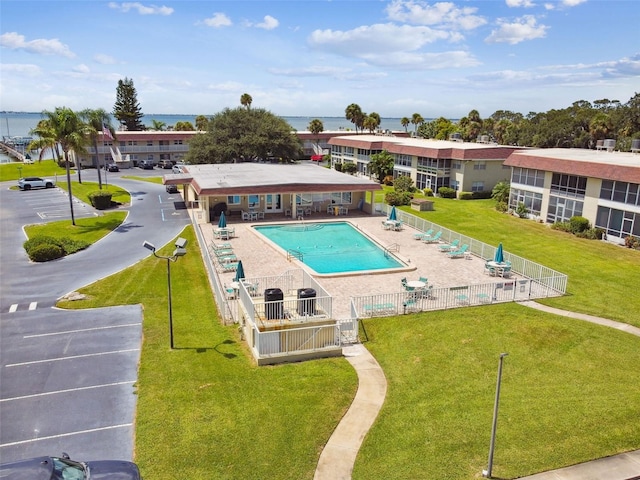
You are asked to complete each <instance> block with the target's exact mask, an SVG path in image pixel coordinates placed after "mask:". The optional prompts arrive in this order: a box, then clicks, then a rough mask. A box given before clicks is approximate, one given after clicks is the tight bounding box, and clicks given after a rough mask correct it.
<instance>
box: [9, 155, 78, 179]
mask: <svg viewBox="0 0 640 480" xmlns="http://www.w3.org/2000/svg"><path fill="white" fill-rule="evenodd" d="M65 175H66V171H65V169H64V168H60V167H59V166H58V164H57V163H56V162H55V161H54V160H43V161H42V162H38V161H37V160H35V163H33V164H27V163H18V162H14V163H3V164H0V182H7V181H10V180H18V179H19V178H21V177H50V178H51V179H55V177H56V176H57V177H58V180H60V179H61V178H63V177H64V176H65Z"/></svg>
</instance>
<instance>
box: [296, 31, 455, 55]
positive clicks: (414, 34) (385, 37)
mask: <svg viewBox="0 0 640 480" xmlns="http://www.w3.org/2000/svg"><path fill="white" fill-rule="evenodd" d="M452 39H453V40H458V39H459V37H458V36H457V34H455V33H452V32H445V31H442V30H435V29H432V28H429V27H426V26H411V25H401V26H398V25H394V24H392V23H385V24H375V25H370V26H362V27H357V28H355V29H353V30H348V31H340V30H335V31H334V30H315V31H313V32H311V35H310V36H309V39H308V41H309V44H310V45H311V46H312V47H313V48H316V49H319V50H325V51H329V52H333V53H337V54H341V55H346V56H352V57H357V58H363V57H364V56H367V55H385V54H396V53H399V52H404V51H415V50H418V49H420V48H421V47H423V46H424V45H427V44H429V43H433V42H435V41H437V40H452Z"/></svg>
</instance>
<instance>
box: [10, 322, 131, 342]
mask: <svg viewBox="0 0 640 480" xmlns="http://www.w3.org/2000/svg"><path fill="white" fill-rule="evenodd" d="M140 325H142V323H140V322H138V323H125V324H122V325H109V326H107V327H93V328H79V329H77V330H65V331H64V332H49V333H38V334H35V335H24V336H23V337H22V338H38V337H50V336H53V335H68V334H70V333H82V332H95V331H98V330H109V329H112V328H129V327H139V326H140Z"/></svg>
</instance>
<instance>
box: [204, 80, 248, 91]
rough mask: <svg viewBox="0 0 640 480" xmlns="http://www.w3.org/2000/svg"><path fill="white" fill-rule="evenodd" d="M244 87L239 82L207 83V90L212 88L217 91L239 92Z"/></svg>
mask: <svg viewBox="0 0 640 480" xmlns="http://www.w3.org/2000/svg"><path fill="white" fill-rule="evenodd" d="M245 88H246V86H244V85H243V84H242V83H239V82H223V83H212V84H209V85H207V90H214V91H217V92H239V91H241V90H243V89H245Z"/></svg>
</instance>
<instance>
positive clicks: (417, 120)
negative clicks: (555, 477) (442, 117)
mask: <svg viewBox="0 0 640 480" xmlns="http://www.w3.org/2000/svg"><path fill="white" fill-rule="evenodd" d="M411 123H413V124H414V125H415V128H414V131H415V132H416V133H418V126H420V125H422V124H423V123H424V118H422V115H420V114H419V113H414V114H413V115H411Z"/></svg>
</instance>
